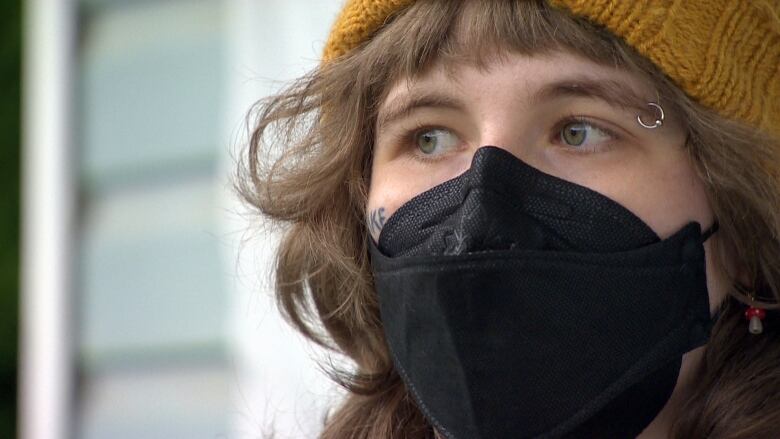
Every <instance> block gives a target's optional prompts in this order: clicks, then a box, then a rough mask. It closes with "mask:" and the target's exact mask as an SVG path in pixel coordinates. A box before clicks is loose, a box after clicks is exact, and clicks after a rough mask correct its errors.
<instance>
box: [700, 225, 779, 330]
mask: <svg viewBox="0 0 780 439" xmlns="http://www.w3.org/2000/svg"><path fill="white" fill-rule="evenodd" d="M718 227H719V226H718V221H717V220H716V221H715V222H713V223H712V226H710V228H709V229H707V230H706V231H704V232H703V233H702V234H701V242H702V243H704V242H705V241H707V239H709V238H710V237H711V236H712V235H713V234H714V233H715V232H717V231H718ZM734 289H736V290H737V292H738V293H739V296H736V297H737V298H738V299H740V301H742V302H743V303H747V304H748V309H747V310H745V319H746V320H747V321H748V332H750V333H751V334H753V335H759V334H762V333H763V332H764V323H763V321H764V319H766V311H767V310H771V309H780V303H771V302H765V301H763V300H762V301H757V300H756V292H755V291H754V290H751V289H748V288H746V287H744V286H742V285H741V284H739V283H738V282H736V283H734ZM745 299H747V300H745ZM719 317H720V310H718V311H716V312H715V315H714V316H713V317H712V319H713V321H716V320H717V319H718V318H719Z"/></svg>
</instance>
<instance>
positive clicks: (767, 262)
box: [236, 0, 780, 439]
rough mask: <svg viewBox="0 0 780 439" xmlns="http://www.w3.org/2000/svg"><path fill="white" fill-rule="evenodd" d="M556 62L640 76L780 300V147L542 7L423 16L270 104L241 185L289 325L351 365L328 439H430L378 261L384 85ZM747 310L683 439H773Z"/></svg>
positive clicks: (704, 377)
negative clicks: (467, 65)
mask: <svg viewBox="0 0 780 439" xmlns="http://www.w3.org/2000/svg"><path fill="white" fill-rule="evenodd" d="M477 4H478V6H475V5H477ZM485 48H492V49H493V50H490V51H485ZM553 50H567V51H570V52H572V53H575V54H579V55H581V56H583V57H586V58H588V59H590V60H593V61H594V62H597V63H600V64H604V65H609V66H613V67H616V68H620V69H624V70H627V71H630V72H632V73H635V74H637V75H642V76H643V77H645V78H647V79H649V80H650V81H651V82H652V83H653V84H654V85H655V86H656V89H657V91H658V93H659V99H660V100H661V102H664V104H665V105H668V106H670V107H673V108H674V109H675V110H676V111H677V112H678V114H683V115H684V116H685V119H686V121H687V125H688V126H687V129H688V142H687V145H686V147H687V149H688V150H689V152H690V154H691V155H692V157H693V159H694V163H695V164H696V166H697V168H698V169H697V170H698V172H699V175H700V176H701V178H702V180H703V181H704V183H705V185H706V187H707V190H708V196H709V198H710V204H711V206H712V208H713V211H714V213H715V215H716V217H717V218H718V220H719V223H720V230H719V232H718V234H717V236H718V238H719V240H720V244H721V245H720V246H719V247H718V249H719V250H718V251H719V252H721V253H722V252H728V253H731V254H732V257H733V258H735V259H736V260H738V261H740V263H741V264H742V265H743V266H744V267H746V268H747V270H748V272H749V273H750V275H751V276H752V279H753V284H754V285H755V286H756V288H759V289H760V290H761V291H766V292H768V293H766V294H768V295H769V296H771V297H772V300H775V299H776V298H777V297H776V296H775V295H776V292H777V291H778V290H779V289H780V288H779V287H780V246H778V235H779V234H780V213H779V212H778V209H777V206H780V178H778V174H777V170H776V169H775V168H776V166H777V165H778V164H780V157H779V156H778V155H779V154H780V142H779V141H778V139H775V138H772V137H770V136H769V135H768V134H765V133H761V132H759V131H758V130H756V129H753V128H751V127H748V126H745V125H743V124H740V123H738V122H734V121H730V120H727V119H724V118H723V117H720V116H718V115H717V114H715V113H713V112H712V111H709V110H707V109H705V108H703V107H701V106H700V105H698V104H697V103H696V102H693V101H692V100H691V99H690V98H689V97H688V96H686V95H685V94H684V93H683V92H682V91H680V89H679V88H677V87H676V86H674V84H673V83H672V82H671V81H670V80H669V79H668V78H667V77H666V76H664V75H663V74H662V73H661V72H659V71H658V69H657V68H656V67H655V66H654V65H653V64H652V63H650V62H649V61H648V60H646V59H645V58H643V57H642V56H640V55H638V54H636V53H635V52H634V51H633V50H632V49H631V48H630V47H629V46H627V45H626V44H625V43H623V42H622V41H621V40H619V39H618V38H616V37H614V36H613V35H612V34H610V33H608V32H607V31H605V30H603V29H601V28H599V27H597V26H594V25H592V24H590V23H588V22H587V21H585V20H583V19H580V18H576V17H572V16H569V15H567V14H565V13H563V12H561V11H558V10H555V9H553V8H551V7H549V6H547V5H546V4H545V3H544V2H543V1H512V0H490V1H481V2H478V3H477V2H468V1H463V0H461V1H453V0H420V1H417V2H415V3H414V4H413V5H412V6H410V7H408V8H407V9H405V10H404V11H402V12H400V13H399V14H398V15H397V16H395V17H391V19H390V20H389V21H388V22H387V23H386V24H385V26H384V27H383V28H382V29H381V30H380V31H379V32H378V33H377V34H376V35H375V36H374V37H373V38H372V39H370V40H369V41H368V42H366V43H365V44H363V45H362V46H360V47H358V48H357V49H355V50H354V51H352V52H351V53H349V54H347V55H346V56H343V57H341V58H339V59H337V60H335V61H333V62H329V63H326V64H323V65H320V66H319V67H318V68H317V69H315V70H314V71H313V72H311V73H310V74H309V75H307V76H305V77H303V78H300V79H299V80H298V81H296V82H295V83H293V84H292V85H291V86H290V87H289V88H287V89H286V90H284V91H283V92H282V93H280V94H278V95H276V96H273V97H270V98H268V99H266V100H263V101H261V102H259V103H258V105H257V106H256V107H255V108H254V110H253V112H252V114H251V115H252V116H253V119H252V122H251V123H252V125H253V133H252V136H251V140H250V144H249V148H248V151H247V155H246V156H245V157H244V158H243V160H242V163H241V164H240V166H239V173H238V175H237V182H236V183H237V186H238V190H239V192H240V193H241V194H242V196H243V197H244V199H245V200H246V201H247V202H248V203H250V204H251V205H252V206H254V207H255V208H256V209H257V210H258V211H259V212H261V213H262V214H264V215H266V216H267V217H269V218H271V219H273V220H275V221H276V222H277V223H278V224H281V225H283V226H284V237H283V240H282V242H281V245H280V247H279V250H278V254H277V259H276V293H277V299H278V303H279V306H280V309H281V311H282V312H283V314H284V315H285V317H286V318H287V319H288V320H289V321H290V322H291V323H292V324H293V325H294V326H295V327H296V328H297V329H299V330H300V331H301V332H302V333H303V334H305V335H306V336H307V337H309V338H310V339H311V340H313V341H315V342H316V343H319V344H321V345H323V346H327V347H329V348H331V349H333V350H334V351H336V352H338V353H343V354H345V355H346V356H348V357H349V358H350V359H351V360H352V361H353V362H354V365H355V371H354V372H351V373H347V372H345V371H336V370H334V371H332V375H333V377H334V379H336V380H337V381H338V382H339V383H341V384H342V385H344V386H345V387H346V388H347V389H348V391H349V392H348V396H347V398H346V400H345V401H344V402H343V404H342V405H341V406H340V407H339V408H338V410H336V411H335V413H334V414H333V415H332V416H331V417H330V419H329V420H328V421H327V424H326V426H325V430H324V432H323V433H322V437H323V438H354V439H357V438H362V439H368V438H432V437H434V435H435V432H434V431H433V429H432V428H431V427H430V426H429V425H428V423H427V422H426V421H425V419H424V418H423V417H422V415H421V414H420V412H419V410H418V409H417V407H416V405H415V403H414V402H413V401H412V399H411V398H410V396H409V394H408V393H407V392H406V390H405V388H404V385H403V383H402V382H401V380H400V379H399V377H398V375H397V373H396V372H395V370H394V367H393V363H392V361H391V360H390V356H389V353H388V348H387V345H386V343H385V340H384V337H383V332H382V326H381V321H380V316H379V311H378V304H377V298H376V294H375V292H374V289H373V286H372V280H371V274H370V265H369V259H368V253H367V239H368V238H367V231H366V230H367V229H366V224H365V213H364V212H365V203H366V193H367V189H368V182H369V179H370V175H369V172H370V164H371V151H372V144H373V141H374V124H375V119H376V114H377V109H378V105H379V104H380V103H381V102H382V100H383V98H384V96H385V93H386V92H387V90H388V88H389V85H390V84H392V83H394V82H395V81H396V80H398V79H400V78H402V77H405V76H414V75H418V74H420V73H422V72H424V71H425V69H427V68H428V67H429V66H430V65H431V63H433V62H434V61H443V62H447V63H455V62H471V63H476V64H477V65H484V64H485V63H486V62H488V61H490V59H492V58H493V57H500V56H501V55H502V53H507V52H517V53H521V54H529V55H530V54H539V53H544V52H549V51H553ZM277 148H280V149H277ZM743 310H744V307H741V306H740V305H739V303H738V302H736V301H735V300H734V299H733V298H730V299H727V300H726V301H725V302H724V305H723V306H722V312H721V317H720V319H719V321H718V323H717V324H716V326H715V328H714V330H713V334H712V338H711V341H710V343H709V345H708V347H707V349H706V353H705V356H704V360H703V362H702V364H701V366H700V369H699V370H698V371H697V375H696V378H695V383H694V385H693V391H692V392H691V395H690V398H689V399H688V400H687V402H686V405H685V409H684V410H682V411H681V412H680V413H679V416H678V419H677V420H676V423H675V426H674V433H673V436H674V437H680V438H699V437H702V438H703V437H708V438H723V439H725V438H728V439H736V438H764V437H766V438H769V437H775V436H777V434H778V431H777V430H778V428H780V427H779V426H780V368H779V367H778V366H777V365H778V364H780V321H778V319H777V317H776V316H775V315H774V314H773V313H769V314H770V315H769V317H768V318H767V320H766V321H765V326H766V330H765V333H764V334H762V335H760V336H752V335H749V334H747V325H746V322H745V321H744V317H742V312H743Z"/></svg>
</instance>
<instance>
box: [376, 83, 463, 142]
mask: <svg viewBox="0 0 780 439" xmlns="http://www.w3.org/2000/svg"><path fill="white" fill-rule="evenodd" d="M399 101H400V102H399ZM465 107H466V105H465V104H464V103H463V101H461V100H459V99H456V98H454V97H451V96H448V95H445V94H440V93H426V92H423V93H420V94H416V95H414V96H410V97H404V98H399V99H394V100H393V102H392V104H391V105H390V106H389V107H388V108H387V109H385V110H382V111H380V112H379V116H378V118H377V124H376V126H377V132H379V131H382V128H383V127H385V126H387V125H388V124H389V123H391V122H393V121H396V120H398V119H403V118H404V117H407V116H409V115H410V114H411V113H413V112H414V111H416V110H419V109H421V108H448V109H451V110H464V109H465Z"/></svg>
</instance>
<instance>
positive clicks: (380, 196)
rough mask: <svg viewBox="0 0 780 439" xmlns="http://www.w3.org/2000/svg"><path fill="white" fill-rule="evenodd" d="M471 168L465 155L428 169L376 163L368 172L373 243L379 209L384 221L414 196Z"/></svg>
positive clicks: (406, 161)
mask: <svg viewBox="0 0 780 439" xmlns="http://www.w3.org/2000/svg"><path fill="white" fill-rule="evenodd" d="M469 165H470V156H469V154H468V153H467V152H464V153H463V154H458V156H457V157H452V159H451V160H448V161H446V163H442V164H438V165H435V166H431V165H430V164H426V163H422V162H419V161H415V160H412V159H407V158H398V159H395V160H382V159H381V158H379V159H378V160H375V162H374V164H373V165H372V168H371V181H370V183H369V190H368V201H367V203H366V218H367V223H368V228H369V231H370V232H371V236H372V237H373V238H374V240H377V239H378V237H379V230H381V227H377V226H381V225H382V222H381V221H378V220H379V211H380V209H381V212H382V215H381V216H382V217H384V219H385V221H386V220H387V219H388V218H390V216H391V215H393V213H395V212H396V211H397V210H398V208H400V207H401V206H402V205H403V204H405V203H406V202H408V201H409V200H411V199H412V198H414V197H415V196H417V195H419V194H421V193H423V192H425V191H427V190H429V189H431V188H433V187H434V186H437V185H439V184H441V183H443V182H445V181H447V180H450V179H452V178H455V177H457V176H458V175H460V174H462V173H463V172H465V171H466V170H467V169H468V167H469Z"/></svg>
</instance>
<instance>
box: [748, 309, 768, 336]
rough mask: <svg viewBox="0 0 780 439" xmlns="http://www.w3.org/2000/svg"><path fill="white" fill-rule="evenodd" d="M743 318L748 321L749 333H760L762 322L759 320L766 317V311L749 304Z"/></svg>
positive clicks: (762, 329) (762, 326)
mask: <svg viewBox="0 0 780 439" xmlns="http://www.w3.org/2000/svg"><path fill="white" fill-rule="evenodd" d="M745 318H746V319H747V320H748V321H749V322H750V323H748V331H750V333H751V334H761V333H762V332H764V324H763V323H761V321H762V320H764V318H766V311H764V310H763V309H761V308H756V307H753V306H751V307H749V308H748V309H747V311H745Z"/></svg>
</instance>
